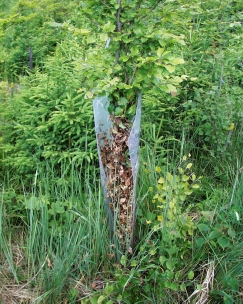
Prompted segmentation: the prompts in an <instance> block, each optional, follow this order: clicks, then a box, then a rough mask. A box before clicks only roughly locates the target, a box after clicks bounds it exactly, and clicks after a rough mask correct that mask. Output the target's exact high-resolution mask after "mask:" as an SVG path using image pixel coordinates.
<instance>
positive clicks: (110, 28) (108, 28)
mask: <svg viewBox="0 0 243 304" xmlns="http://www.w3.org/2000/svg"><path fill="white" fill-rule="evenodd" d="M115 28H116V25H115V24H114V23H111V22H110V21H108V22H107V23H106V24H105V25H104V26H103V30H104V32H106V33H110V32H114V30H115Z"/></svg>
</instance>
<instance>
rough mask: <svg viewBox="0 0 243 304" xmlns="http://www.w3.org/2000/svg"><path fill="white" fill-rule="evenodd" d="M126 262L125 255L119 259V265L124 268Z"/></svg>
mask: <svg viewBox="0 0 243 304" xmlns="http://www.w3.org/2000/svg"><path fill="white" fill-rule="evenodd" d="M126 262H127V258H126V256H125V255H123V256H122V257H121V264H122V266H125V265H126Z"/></svg>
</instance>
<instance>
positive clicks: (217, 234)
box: [208, 230, 221, 240]
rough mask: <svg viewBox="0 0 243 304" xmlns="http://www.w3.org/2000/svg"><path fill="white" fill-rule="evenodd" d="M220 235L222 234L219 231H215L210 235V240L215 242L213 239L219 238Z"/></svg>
mask: <svg viewBox="0 0 243 304" xmlns="http://www.w3.org/2000/svg"><path fill="white" fill-rule="evenodd" d="M220 235H221V233H220V232H219V231H217V230H213V231H211V232H210V233H209V236H208V239H209V240H213V239H216V238H218V237H219V236H220Z"/></svg>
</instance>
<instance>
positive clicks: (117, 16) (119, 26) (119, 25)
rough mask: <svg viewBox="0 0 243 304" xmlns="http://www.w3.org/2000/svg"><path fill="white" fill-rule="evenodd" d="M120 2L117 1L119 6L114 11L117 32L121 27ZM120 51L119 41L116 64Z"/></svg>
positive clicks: (119, 0)
mask: <svg viewBox="0 0 243 304" xmlns="http://www.w3.org/2000/svg"><path fill="white" fill-rule="evenodd" d="M121 2H122V0H118V1H117V3H118V5H119V8H118V9H117V12H116V24H117V32H121V28H122V24H121V20H120V16H121ZM120 53H121V42H120V43H119V47H118V49H117V51H116V61H115V64H118V62H119V58H120Z"/></svg>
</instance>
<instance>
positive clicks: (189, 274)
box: [188, 271, 194, 280]
mask: <svg viewBox="0 0 243 304" xmlns="http://www.w3.org/2000/svg"><path fill="white" fill-rule="evenodd" d="M193 278H194V272H193V271H190V272H189V273H188V279H189V280H192V279H193Z"/></svg>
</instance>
